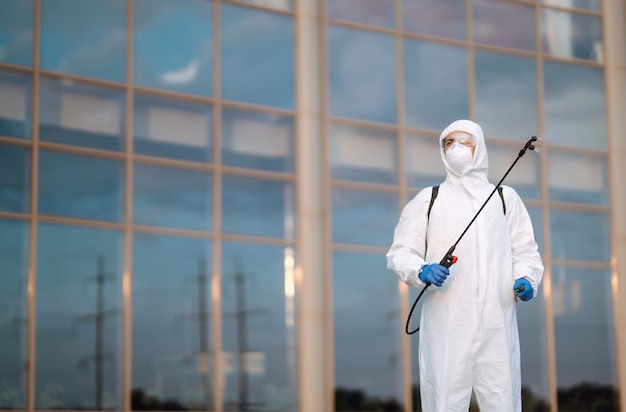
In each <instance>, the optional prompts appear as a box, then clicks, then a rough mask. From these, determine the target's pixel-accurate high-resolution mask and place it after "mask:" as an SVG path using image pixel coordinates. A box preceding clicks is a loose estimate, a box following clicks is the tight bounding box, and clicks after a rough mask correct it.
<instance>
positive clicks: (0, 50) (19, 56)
mask: <svg viewBox="0 0 626 412" xmlns="http://www.w3.org/2000/svg"><path fill="white" fill-rule="evenodd" d="M9 4H10V7H9ZM33 8H34V2H33V1H12V0H2V1H0V61H2V62H7V63H13V64H19V65H23V66H30V65H32V62H33V28H32V27H33Z"/></svg>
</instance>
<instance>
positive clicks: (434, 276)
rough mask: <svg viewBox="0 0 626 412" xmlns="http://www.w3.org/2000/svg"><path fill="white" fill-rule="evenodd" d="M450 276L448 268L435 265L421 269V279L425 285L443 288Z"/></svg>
mask: <svg viewBox="0 0 626 412" xmlns="http://www.w3.org/2000/svg"><path fill="white" fill-rule="evenodd" d="M449 274H450V270H449V269H448V268H447V267H445V266H441V265H438V264H436V263H433V264H432V265H426V266H424V267H423V268H422V269H420V273H419V277H420V279H421V280H422V282H424V283H427V284H428V283H432V284H433V285H435V286H441V285H443V282H444V281H445V280H446V278H447V277H448V275H449Z"/></svg>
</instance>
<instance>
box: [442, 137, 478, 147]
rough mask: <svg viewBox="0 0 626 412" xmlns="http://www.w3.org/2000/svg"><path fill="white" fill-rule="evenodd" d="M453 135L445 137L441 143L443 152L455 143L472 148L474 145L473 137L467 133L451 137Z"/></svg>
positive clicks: (474, 139)
mask: <svg viewBox="0 0 626 412" xmlns="http://www.w3.org/2000/svg"><path fill="white" fill-rule="evenodd" d="M453 134H454V133H453ZM453 134H450V135H448V136H446V138H445V139H443V141H442V142H441V146H442V147H443V150H448V149H449V148H451V147H452V145H453V144H454V143H455V142H458V143H459V144H462V145H463V146H466V147H474V146H475V145H476V138H475V137H474V135H471V134H468V133H457V134H456V136H453Z"/></svg>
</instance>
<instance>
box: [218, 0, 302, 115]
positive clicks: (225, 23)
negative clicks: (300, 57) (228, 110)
mask: <svg viewBox="0 0 626 412" xmlns="http://www.w3.org/2000/svg"><path fill="white" fill-rule="evenodd" d="M221 14H222V16H221V24H222V27H221V53H222V55H221V73H222V97H223V98H224V99H227V100H237V101H242V102H247V103H254V104H262V105H266V106H274V107H280V108H283V109H293V107H294V30H293V19H292V18H291V17H290V16H285V15H281V14H276V13H272V12H267V11H261V10H256V9H252V8H248V7H240V6H235V5H230V4H222V5H221Z"/></svg>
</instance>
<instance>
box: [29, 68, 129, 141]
mask: <svg viewBox="0 0 626 412" xmlns="http://www.w3.org/2000/svg"><path fill="white" fill-rule="evenodd" d="M124 102H125V100H124V91H122V90H116V89H103V88H100V87H95V86H88V85H84V84H79V83H72V82H63V81H57V80H55V79H48V78H42V79H41V91H40V98H39V111H40V114H39V138H40V140H42V141H44V142H53V143H63V144H69V145H76V146H83V147H91V148H95V149H105V150H123V149H124V124H125V122H124V106H125V104H124Z"/></svg>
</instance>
